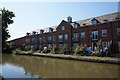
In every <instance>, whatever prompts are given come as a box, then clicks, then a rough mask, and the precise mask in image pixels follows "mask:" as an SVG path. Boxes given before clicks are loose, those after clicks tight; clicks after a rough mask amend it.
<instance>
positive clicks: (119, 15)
mask: <svg viewBox="0 0 120 80" xmlns="http://www.w3.org/2000/svg"><path fill="white" fill-rule="evenodd" d="M116 18H119V20H120V12H116V13H112V14H107V15H103V16H98V17H92V18H89V19H84V20H79V21H76V22H77V23H78V24H79V25H80V26H81V27H82V26H85V25H84V24H86V25H93V24H92V20H93V19H96V20H98V21H99V23H106V22H105V21H108V22H111V21H115V20H116ZM71 25H72V26H73V25H74V23H71Z"/></svg>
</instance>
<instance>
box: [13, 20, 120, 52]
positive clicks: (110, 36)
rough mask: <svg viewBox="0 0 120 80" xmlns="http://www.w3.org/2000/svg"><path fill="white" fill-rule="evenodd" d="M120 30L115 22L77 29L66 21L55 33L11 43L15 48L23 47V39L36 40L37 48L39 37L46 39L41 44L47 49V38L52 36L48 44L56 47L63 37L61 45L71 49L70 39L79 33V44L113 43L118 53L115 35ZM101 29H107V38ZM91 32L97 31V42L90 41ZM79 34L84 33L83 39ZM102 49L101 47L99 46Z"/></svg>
mask: <svg viewBox="0 0 120 80" xmlns="http://www.w3.org/2000/svg"><path fill="white" fill-rule="evenodd" d="M62 26H65V30H62ZM118 27H119V28H120V22H119V21H115V22H108V23H104V24H97V25H90V26H85V27H78V28H76V29H75V28H73V27H72V26H71V25H70V24H69V23H67V22H66V21H64V20H63V21H62V22H61V23H60V24H59V25H58V27H57V31H55V32H50V33H43V34H38V35H33V36H26V37H22V38H19V39H15V40H13V42H14V43H15V45H16V46H17V47H23V46H22V45H23V44H24V43H25V39H27V38H29V39H30V41H31V40H32V38H37V42H36V43H35V45H37V47H39V38H40V37H42V38H43V37H44V36H45V37H46V40H45V42H43V40H42V45H45V46H46V47H48V44H49V43H48V37H49V36H52V43H50V44H56V46H57V47H58V45H59V44H60V43H59V42H58V39H59V35H61V34H62V35H63V42H62V44H65V43H67V44H68V48H71V47H72V46H73V44H74V42H73V41H72V37H73V34H74V33H79V42H78V43H79V44H81V43H83V42H84V43H86V44H87V45H88V46H89V47H90V46H91V47H92V43H93V42H98V40H101V41H102V42H103V41H107V42H109V41H111V40H112V41H113V45H114V46H116V51H118V41H120V36H118V35H117V28H118ZM103 29H107V36H106V37H102V30H103ZM92 31H98V40H97V41H92V38H91V37H90V36H91V34H92ZM81 32H85V38H84V39H81ZM65 34H68V40H64V35H65ZM54 35H55V36H56V41H53V36H54ZM28 45H29V46H31V42H30V43H29V44H28ZM101 47H102V46H101Z"/></svg>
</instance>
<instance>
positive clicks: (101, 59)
mask: <svg viewBox="0 0 120 80" xmlns="http://www.w3.org/2000/svg"><path fill="white" fill-rule="evenodd" d="M16 55H30V56H40V57H50V58H58V59H67V60H77V61H87V62H96V63H109V64H120V58H115V57H96V56H74V55H63V54H43V53H34V54H16Z"/></svg>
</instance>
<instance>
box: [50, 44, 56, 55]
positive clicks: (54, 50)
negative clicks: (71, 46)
mask: <svg viewBox="0 0 120 80" xmlns="http://www.w3.org/2000/svg"><path fill="white" fill-rule="evenodd" d="M56 49H57V48H56V46H53V47H52V48H51V51H50V53H53V54H56Z"/></svg>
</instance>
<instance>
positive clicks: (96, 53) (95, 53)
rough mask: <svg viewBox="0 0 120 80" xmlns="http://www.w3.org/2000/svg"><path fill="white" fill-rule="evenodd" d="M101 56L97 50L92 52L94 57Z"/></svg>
mask: <svg viewBox="0 0 120 80" xmlns="http://www.w3.org/2000/svg"><path fill="white" fill-rule="evenodd" d="M99 55H100V54H99V52H98V51H97V50H96V51H93V52H92V56H99Z"/></svg>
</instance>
